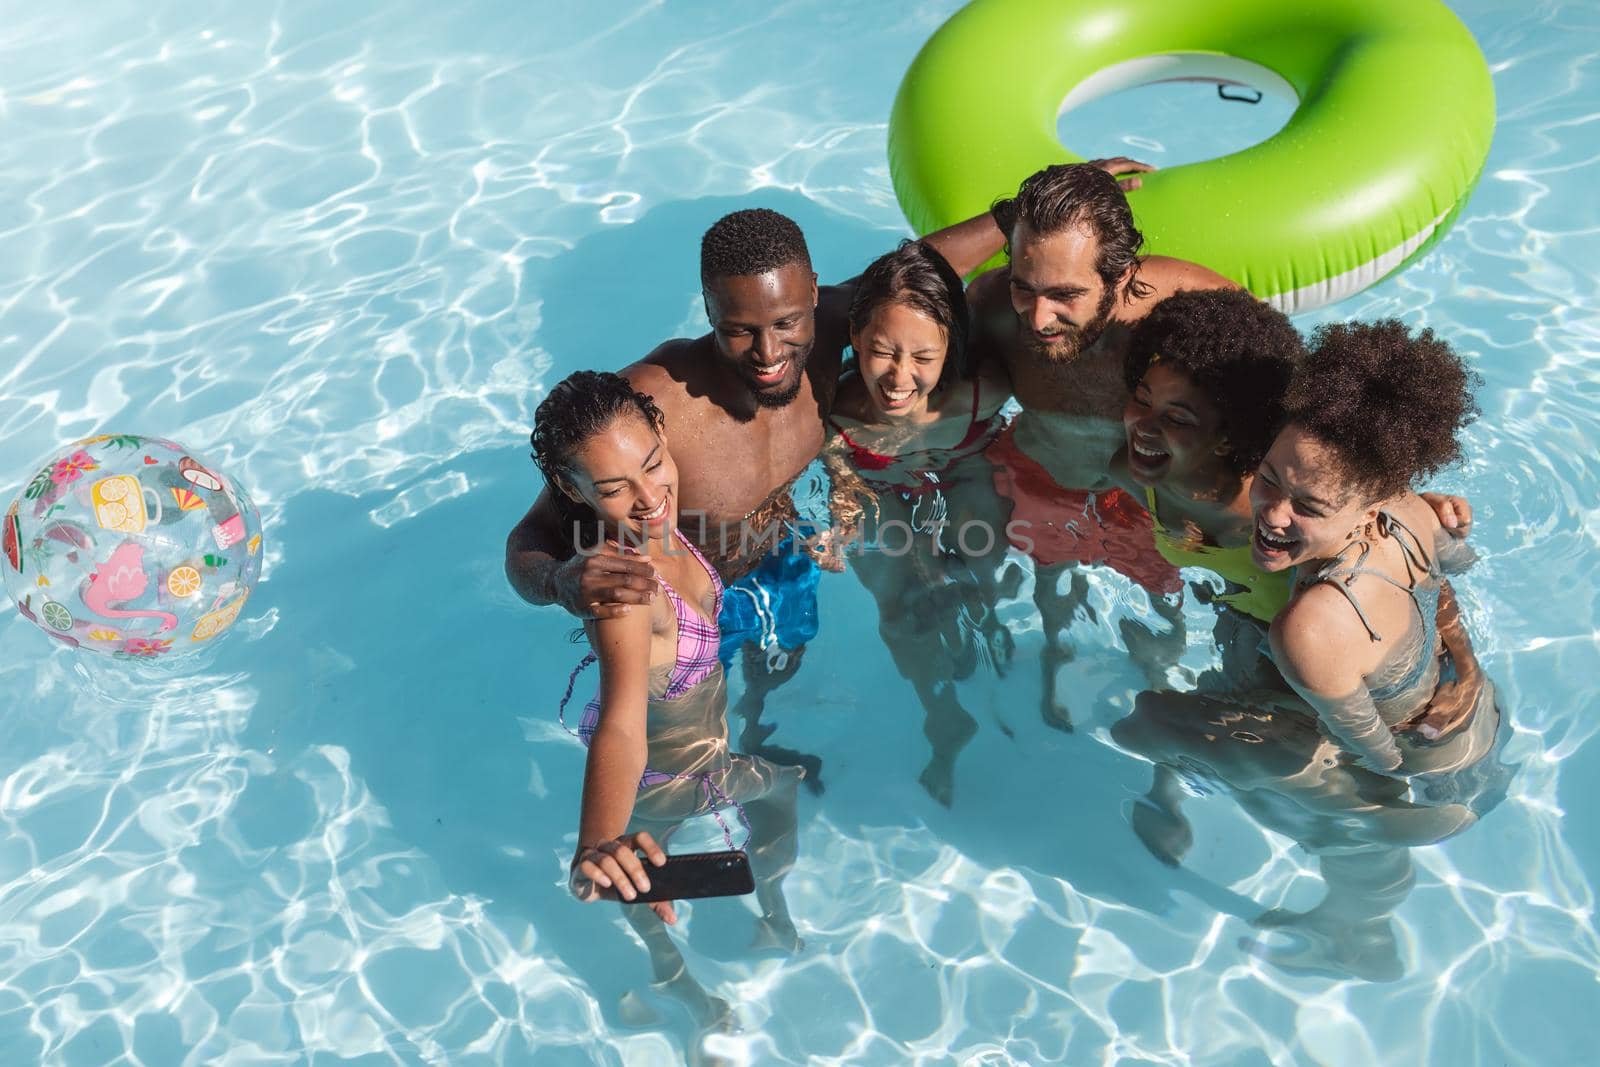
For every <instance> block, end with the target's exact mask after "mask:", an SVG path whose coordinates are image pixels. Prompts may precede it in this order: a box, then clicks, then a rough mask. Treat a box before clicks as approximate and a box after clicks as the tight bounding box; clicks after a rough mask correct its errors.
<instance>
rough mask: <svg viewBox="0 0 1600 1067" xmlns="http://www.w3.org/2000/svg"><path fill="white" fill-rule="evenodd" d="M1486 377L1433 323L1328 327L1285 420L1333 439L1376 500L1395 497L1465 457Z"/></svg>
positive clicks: (1350, 471)
mask: <svg viewBox="0 0 1600 1067" xmlns="http://www.w3.org/2000/svg"><path fill="white" fill-rule="evenodd" d="M1481 380H1482V379H1481V378H1480V377H1479V376H1478V375H1477V374H1476V373H1474V372H1473V371H1471V370H1468V369H1467V367H1466V365H1465V364H1464V363H1463V362H1462V361H1461V357H1460V356H1458V355H1457V354H1456V352H1455V350H1454V349H1452V348H1451V347H1450V346H1449V345H1448V344H1446V343H1445V342H1444V341H1442V340H1440V339H1439V338H1438V337H1437V336H1435V335H1434V332H1433V331H1432V330H1429V329H1423V330H1421V331H1419V332H1417V333H1416V334H1412V333H1411V332H1410V331H1408V330H1407V329H1406V327H1405V324H1404V323H1402V322H1400V321H1399V320H1398V319H1384V320H1383V321H1381V322H1372V323H1347V324H1336V325H1330V326H1323V327H1320V328H1319V329H1318V330H1317V332H1316V334H1315V335H1314V336H1313V337H1312V344H1311V353H1310V355H1309V356H1308V357H1307V359H1306V362H1305V364H1304V366H1303V367H1302V368H1301V370H1300V373H1299V374H1297V375H1296V376H1295V379H1294V381H1293V383H1291V384H1290V386H1289V392H1288V395H1287V396H1285V397H1284V415H1285V421H1286V422H1292V423H1295V424H1296V425H1298V426H1299V427H1300V428H1301V429H1303V430H1305V431H1306V432H1308V433H1310V434H1311V435H1312V436H1313V437H1316V438H1317V439H1318V440H1319V441H1322V442H1323V443H1325V444H1326V445H1328V446H1329V447H1330V448H1331V449H1332V450H1333V452H1334V455H1335V456H1336V457H1337V460H1338V463H1339V464H1340V466H1341V467H1342V473H1343V475H1344V476H1345V478H1346V479H1347V480H1348V481H1350V482H1351V483H1352V484H1353V485H1354V486H1355V487H1356V488H1357V490H1358V491H1359V492H1361V493H1362V494H1363V495H1365V496H1366V498H1367V499H1368V500H1387V499H1389V498H1390V497H1393V496H1397V495H1399V494H1400V493H1403V492H1405V491H1406V490H1407V489H1410V488H1412V487H1413V486H1415V485H1417V484H1418V483H1419V482H1421V481H1422V480H1423V479H1425V478H1427V477H1428V476H1429V475H1431V474H1433V473H1434V472H1435V471H1437V470H1439V469H1440V468H1441V467H1444V466H1447V465H1448V464H1451V463H1454V462H1456V461H1457V460H1459V459H1460V458H1461V441H1460V433H1461V430H1462V429H1463V428H1464V427H1465V426H1466V425H1467V424H1468V423H1469V422H1471V421H1472V420H1473V419H1474V418H1476V417H1477V415H1478V405H1477V404H1476V403H1474V402H1473V399H1472V390H1473V389H1474V388H1476V386H1477V385H1478V383H1479V382H1480V381H1481Z"/></svg>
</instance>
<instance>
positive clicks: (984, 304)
mask: <svg viewBox="0 0 1600 1067" xmlns="http://www.w3.org/2000/svg"><path fill="white" fill-rule="evenodd" d="M1002 302H1003V303H1004V306H1005V309H1006V310H1008V311H1009V310H1011V268H1010V267H996V268H995V269H994V270H986V271H984V272H983V273H982V274H980V275H978V276H977V277H976V278H974V279H972V281H971V282H970V283H969V284H968V285H967V307H968V308H970V309H971V310H972V311H974V312H977V313H983V312H987V311H990V310H992V309H993V308H995V307H996V305H998V304H1001V303H1002Z"/></svg>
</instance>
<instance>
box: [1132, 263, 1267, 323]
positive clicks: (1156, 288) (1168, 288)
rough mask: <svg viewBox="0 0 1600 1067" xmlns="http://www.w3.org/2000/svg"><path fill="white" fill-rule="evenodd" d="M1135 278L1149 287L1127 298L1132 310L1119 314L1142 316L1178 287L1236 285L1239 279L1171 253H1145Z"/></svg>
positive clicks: (1198, 287) (1232, 286)
mask: <svg viewBox="0 0 1600 1067" xmlns="http://www.w3.org/2000/svg"><path fill="white" fill-rule="evenodd" d="M1139 280H1140V281H1141V282H1143V283H1144V284H1145V285H1147V286H1148V287H1149V291H1148V292H1146V293H1145V294H1144V295H1143V296H1140V297H1137V298H1135V299H1134V300H1133V301H1131V302H1130V303H1131V306H1130V308H1129V310H1130V311H1131V312H1132V314H1128V315H1119V316H1118V317H1119V318H1134V319H1139V318H1143V317H1144V316H1145V314H1147V313H1148V312H1149V310H1150V309H1151V308H1153V307H1155V306H1156V305H1157V304H1159V303H1161V301H1163V300H1165V299H1166V298H1167V297H1169V296H1171V295H1172V294H1173V293H1176V292H1177V291H1178V290H1180V289H1238V288H1239V283H1238V282H1236V281H1233V280H1232V279H1231V278H1226V277H1223V276H1222V275H1221V274H1218V273H1217V272H1216V271H1214V270H1212V269H1211V268H1210V267H1202V266H1201V265H1200V264H1198V263H1191V262H1190V261H1189V260H1187V259H1173V258H1172V257H1171V256H1148V257H1146V258H1145V259H1144V261H1143V262H1141V263H1140V264H1139Z"/></svg>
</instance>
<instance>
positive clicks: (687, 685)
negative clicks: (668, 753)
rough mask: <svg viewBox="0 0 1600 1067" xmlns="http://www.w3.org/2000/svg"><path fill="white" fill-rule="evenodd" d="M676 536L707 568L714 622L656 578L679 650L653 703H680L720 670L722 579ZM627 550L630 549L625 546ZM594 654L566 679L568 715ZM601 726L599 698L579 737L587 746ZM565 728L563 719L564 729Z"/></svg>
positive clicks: (589, 708) (588, 711)
mask: <svg viewBox="0 0 1600 1067" xmlns="http://www.w3.org/2000/svg"><path fill="white" fill-rule="evenodd" d="M672 532H673V534H674V535H675V536H676V537H677V539H678V542H679V543H680V544H682V545H683V547H684V548H687V549H688V550H689V554H690V555H692V556H694V558H695V559H697V560H699V561H700V566H702V567H704V568H705V571H706V574H707V575H708V576H709V577H710V578H711V591H712V596H713V601H712V610H711V620H710V621H709V622H708V621H707V620H706V619H705V618H703V617H702V616H701V614H700V613H699V612H698V611H696V610H695V609H694V608H692V607H690V606H689V605H688V604H687V603H685V602H684V599H683V598H682V597H681V596H679V595H678V591H677V590H676V589H674V588H672V586H671V585H669V584H667V580H666V579H665V578H663V577H661V576H660V575H659V574H658V575H656V581H658V582H660V583H661V588H662V589H665V590H666V592H667V596H668V597H669V598H671V600H672V613H673V615H675V616H676V617H677V620H678V650H677V656H676V658H675V659H674V660H673V663H672V671H671V673H670V674H669V675H668V676H667V686H666V690H665V692H663V693H661V694H659V695H657V694H655V693H651V694H650V699H651V700H677V699H678V698H679V697H681V696H683V694H685V693H687V692H688V691H689V690H691V689H693V688H694V687H695V686H697V685H699V684H700V683H701V682H703V681H705V680H706V678H707V677H708V676H709V675H710V674H711V672H712V671H714V670H716V669H717V648H718V646H719V645H720V644H721V640H722V635H721V632H720V631H719V630H718V629H717V621H716V620H717V616H718V615H720V614H721V613H722V579H721V578H720V577H719V576H718V575H717V572H716V569H715V568H713V567H712V566H711V564H709V563H707V562H706V558H705V557H704V556H702V555H701V554H700V550H699V549H697V548H695V547H694V545H693V544H692V543H690V541H689V539H688V538H686V537H684V536H683V532H682V531H681V530H678V529H676V528H674V529H673V531H672ZM623 547H624V549H627V546H626V545H624V546H623ZM594 660H595V656H594V653H593V652H590V653H589V654H588V655H586V656H584V657H583V659H582V661H581V662H579V664H578V666H577V667H575V668H574V669H573V671H572V676H571V677H570V678H568V679H567V693H566V696H565V697H563V698H562V701H561V710H562V712H565V711H566V707H567V701H568V700H570V699H571V698H572V686H573V683H574V682H576V681H577V678H578V675H579V673H580V672H582V671H583V669H584V668H585V667H587V666H589V664H591V663H593V662H594ZM599 723H600V695H599V694H598V693H596V694H595V696H594V698H593V699H592V700H590V701H589V703H588V704H587V705H586V706H585V707H584V709H583V718H581V719H580V720H578V737H579V739H581V740H582V741H583V743H584V744H586V745H587V744H588V743H589V742H590V740H591V739H593V737H594V731H595V727H596V726H598V725H599ZM565 724H566V720H565V718H564V717H563V719H562V725H565Z"/></svg>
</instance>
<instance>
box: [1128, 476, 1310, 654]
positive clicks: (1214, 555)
mask: <svg viewBox="0 0 1600 1067" xmlns="http://www.w3.org/2000/svg"><path fill="white" fill-rule="evenodd" d="M1144 506H1145V509H1146V510H1148V511H1149V512H1150V518H1151V520H1152V522H1154V524H1155V535H1156V551H1158V552H1160V553H1161V558H1162V559H1165V560H1166V561H1167V562H1168V563H1170V564H1172V565H1173V566H1174V567H1200V568H1202V569H1204V570H1208V571H1211V572H1212V573H1213V574H1220V575H1221V576H1222V577H1223V578H1225V579H1227V581H1228V584H1229V585H1232V586H1237V587H1239V588H1237V589H1235V590H1233V591H1232V592H1228V593H1223V594H1222V595H1221V596H1219V597H1217V599H1218V600H1220V601H1222V602H1223V603H1224V604H1227V605H1228V606H1229V607H1231V608H1233V609H1234V610H1236V611H1242V612H1244V613H1245V614H1246V615H1249V616H1251V617H1252V618H1256V619H1260V620H1261V621H1262V622H1271V621H1272V617H1273V616H1274V615H1276V614H1278V612H1280V611H1282V610H1283V607H1284V605H1285V604H1287V603H1289V596H1290V594H1292V593H1293V592H1294V583H1293V580H1292V579H1291V578H1290V576H1289V572H1288V571H1281V572H1279V573H1276V574H1269V573H1267V572H1266V571H1264V570H1262V569H1261V568H1259V567H1257V566H1256V565H1255V562H1254V561H1253V560H1252V559H1251V558H1250V546H1249V545H1240V546H1238V547H1237V548H1219V547H1218V546H1216V545H1208V544H1204V543H1202V542H1201V541H1200V540H1199V539H1198V538H1195V537H1183V536H1180V535H1178V534H1174V533H1173V532H1172V531H1171V530H1169V529H1167V527H1166V526H1165V525H1164V524H1163V523H1162V522H1161V516H1160V515H1159V514H1158V513H1157V512H1156V493H1155V490H1154V489H1151V488H1150V487H1149V486H1145V490H1144Z"/></svg>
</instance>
